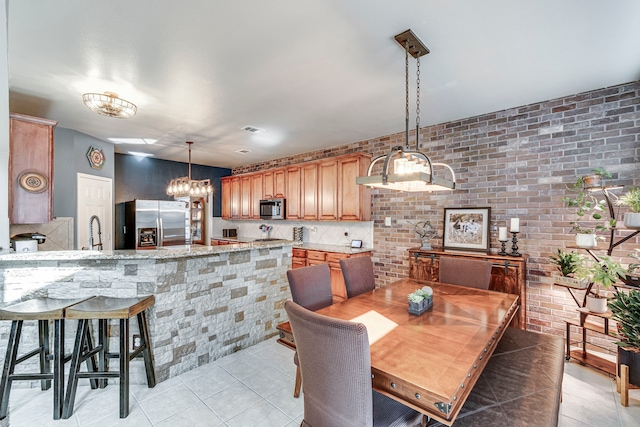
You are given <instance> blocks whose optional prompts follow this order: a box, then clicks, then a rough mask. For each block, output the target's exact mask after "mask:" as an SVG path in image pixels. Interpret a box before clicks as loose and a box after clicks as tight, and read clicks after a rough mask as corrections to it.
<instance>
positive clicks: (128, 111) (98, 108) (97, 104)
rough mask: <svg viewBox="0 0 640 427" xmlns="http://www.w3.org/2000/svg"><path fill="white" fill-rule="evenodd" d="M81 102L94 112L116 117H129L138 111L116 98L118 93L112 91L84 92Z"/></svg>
mask: <svg viewBox="0 0 640 427" xmlns="http://www.w3.org/2000/svg"><path fill="white" fill-rule="evenodd" d="M82 102H84V105H86V106H87V107H88V108H89V109H90V110H91V111H93V112H95V113H98V114H101V115H103V116H107V117H115V118H117V119H128V118H131V117H133V115H134V114H135V113H136V112H137V111H138V107H136V106H135V105H134V104H132V103H131V102H129V101H127V100H124V99H122V98H118V94H117V93H113V92H105V93H104V94H102V93H85V94H84V95H82Z"/></svg>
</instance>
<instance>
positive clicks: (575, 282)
mask: <svg viewBox="0 0 640 427" xmlns="http://www.w3.org/2000/svg"><path fill="white" fill-rule="evenodd" d="M583 258H584V256H583V255H581V254H578V253H576V252H574V251H571V252H565V251H563V250H562V249H558V252H557V253H556V255H555V256H553V255H552V256H550V257H549V259H551V263H552V264H554V265H555V266H556V268H557V269H558V271H560V273H561V274H562V276H560V277H556V278H555V279H554V280H555V281H556V282H558V283H561V284H563V285H567V286H571V287H576V288H583V287H585V285H586V281H584V280H580V279H578V278H576V277H574V274H575V273H576V271H577V270H578V267H579V266H580V264H581V263H582V262H583Z"/></svg>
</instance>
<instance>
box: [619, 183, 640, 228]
mask: <svg viewBox="0 0 640 427" xmlns="http://www.w3.org/2000/svg"><path fill="white" fill-rule="evenodd" d="M616 205H618V206H626V207H628V208H629V210H630V212H625V214H624V226H625V227H627V228H631V229H634V230H640V188H638V187H631V188H629V190H628V191H627V192H626V193H624V194H623V195H622V196H620V198H618V200H616Z"/></svg>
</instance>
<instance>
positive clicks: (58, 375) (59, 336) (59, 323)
mask: <svg viewBox="0 0 640 427" xmlns="http://www.w3.org/2000/svg"><path fill="white" fill-rule="evenodd" d="M53 325H54V326H53V329H54V335H53V419H54V420H59V419H60V417H61V416H62V407H63V405H64V320H63V319H56V320H54V324H53Z"/></svg>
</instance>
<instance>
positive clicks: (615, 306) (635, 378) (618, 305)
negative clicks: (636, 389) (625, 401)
mask: <svg viewBox="0 0 640 427" xmlns="http://www.w3.org/2000/svg"><path fill="white" fill-rule="evenodd" d="M609 308H610V309H611V318H612V319H613V320H615V321H616V323H617V325H618V326H617V336H618V338H619V340H620V341H618V342H616V344H617V345H618V363H619V364H625V365H627V366H629V382H630V383H631V384H634V385H640V291H638V290H635V289H632V290H630V291H629V292H622V291H620V290H618V291H616V293H615V294H614V295H613V297H612V298H611V300H610V301H609Z"/></svg>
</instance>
